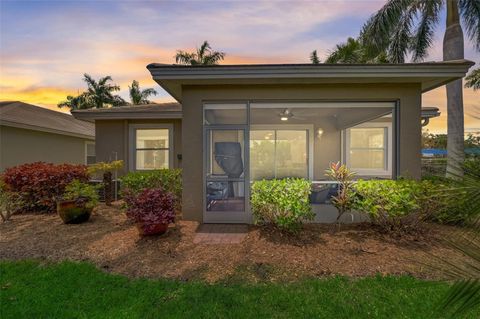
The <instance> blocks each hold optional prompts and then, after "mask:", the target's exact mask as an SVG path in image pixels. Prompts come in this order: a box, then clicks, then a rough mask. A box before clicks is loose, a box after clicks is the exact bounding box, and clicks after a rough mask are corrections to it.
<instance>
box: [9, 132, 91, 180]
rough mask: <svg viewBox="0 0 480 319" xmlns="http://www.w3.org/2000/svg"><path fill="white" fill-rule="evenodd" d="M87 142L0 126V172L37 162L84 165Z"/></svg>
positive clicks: (76, 138) (70, 137) (69, 137)
mask: <svg viewBox="0 0 480 319" xmlns="http://www.w3.org/2000/svg"><path fill="white" fill-rule="evenodd" d="M86 141H89V140H88V139H83V138H78V137H73V136H66V135H60V134H53V133H46V132H40V131H33V130H27V129H21V128H15V127H9V126H0V147H1V148H0V153H1V154H0V171H3V170H5V169H6V168H8V167H12V166H16V165H19V164H24V163H31V162H37V161H43V162H49V163H56V164H60V163H73V164H85V142H86ZM90 141H93V139H92V140H90Z"/></svg>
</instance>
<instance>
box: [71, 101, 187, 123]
mask: <svg viewBox="0 0 480 319" xmlns="http://www.w3.org/2000/svg"><path fill="white" fill-rule="evenodd" d="M72 115H73V116H74V117H75V118H77V119H81V120H86V121H94V120H102V119H106V120H107V119H108V120H112V119H118V120H124V119H151V118H157V119H158V118H160V119H162V118H165V119H181V118H182V106H181V105H180V104H179V103H175V102H171V103H154V104H143V105H126V106H120V107H111V108H103V109H85V110H74V111H72Z"/></svg>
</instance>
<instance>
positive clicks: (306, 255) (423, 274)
mask: <svg viewBox="0 0 480 319" xmlns="http://www.w3.org/2000/svg"><path fill="white" fill-rule="evenodd" d="M198 227H199V224H198V223H196V222H189V221H179V222H177V224H176V225H173V226H171V227H170V228H169V230H168V232H167V234H165V235H163V236H159V237H149V238H140V237H139V236H138V233H137V229H136V228H135V226H134V225H133V224H132V223H131V222H130V221H128V220H127V219H126V217H125V214H124V213H123V212H122V210H121V209H119V208H115V207H106V206H103V205H101V206H99V207H98V208H97V209H96V211H95V212H94V214H93V215H92V218H91V219H90V220H89V221H88V222H86V223H84V224H80V225H64V224H62V222H61V220H60V218H59V217H58V216H57V215H55V214H51V215H32V214H22V215H15V216H13V217H12V219H11V220H10V221H8V222H6V223H4V224H0V259H4V260H5V259H8V260H18V259H40V260H45V261H61V260H65V259H69V260H78V261H90V262H93V263H95V264H96V265H97V266H98V267H100V268H102V269H104V270H105V271H109V272H115V273H121V274H125V275H127V276H130V277H150V278H159V277H168V278H175V279H179V280H206V281H209V282H216V281H235V280H238V281H240V282H245V281H252V282H256V281H292V280H296V279H298V278H303V277H312V276H313V277H322V276H329V275H335V274H340V275H347V276H352V277H361V276H372V275H375V274H382V275H386V274H411V275H413V276H415V277H419V278H441V276H442V275H441V272H439V271H437V270H434V269H433V268H431V267H428V266H425V264H431V263H433V264H435V262H433V261H434V260H435V259H434V257H433V255H435V256H441V257H443V258H447V259H450V258H464V257H463V256H461V255H459V254H458V253H457V252H455V251H452V250H451V249H449V248H447V247H445V246H444V245H443V244H441V240H440V239H441V238H444V237H445V236H448V235H449V234H451V233H452V232H454V231H455V229H454V228H453V227H447V226H440V225H428V232H426V234H424V235H423V238H422V239H421V240H415V239H414V238H405V237H401V238H395V237H391V236H388V235H383V234H380V233H379V232H378V231H376V230H375V229H374V228H372V227H371V226H370V225H367V224H359V225H350V226H347V225H345V226H342V228H341V229H340V230H339V231H338V232H336V233H331V232H330V229H331V226H330V225H318V224H310V225H306V226H305V229H304V230H303V231H302V232H301V233H300V234H299V235H298V236H291V235H285V234H283V233H279V232H277V231H274V230H269V229H261V228H258V227H255V226H248V234H247V236H246V237H245V239H244V240H243V241H242V242H241V243H240V244H216V245H212V244H204V243H201V242H200V243H194V238H195V234H196V231H197V228H198Z"/></svg>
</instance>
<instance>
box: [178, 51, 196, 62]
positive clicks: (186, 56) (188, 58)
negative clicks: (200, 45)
mask: <svg viewBox="0 0 480 319" xmlns="http://www.w3.org/2000/svg"><path fill="white" fill-rule="evenodd" d="M195 56H196V55H195V54H194V53H188V52H185V51H182V50H178V51H177V54H176V55H175V63H179V64H192V61H193V60H195Z"/></svg>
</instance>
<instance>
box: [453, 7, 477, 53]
mask: <svg viewBox="0 0 480 319" xmlns="http://www.w3.org/2000/svg"><path fill="white" fill-rule="evenodd" d="M458 9H459V11H460V15H461V16H462V19H463V22H464V25H465V28H466V29H467V34H468V37H469V38H470V39H471V40H472V42H473V43H474V45H475V47H476V49H477V50H478V51H480V0H459V1H458Z"/></svg>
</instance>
